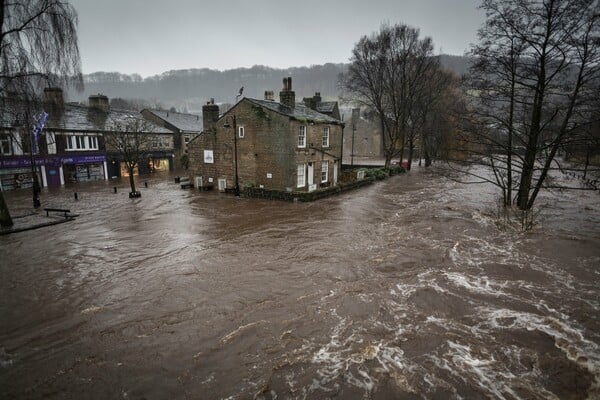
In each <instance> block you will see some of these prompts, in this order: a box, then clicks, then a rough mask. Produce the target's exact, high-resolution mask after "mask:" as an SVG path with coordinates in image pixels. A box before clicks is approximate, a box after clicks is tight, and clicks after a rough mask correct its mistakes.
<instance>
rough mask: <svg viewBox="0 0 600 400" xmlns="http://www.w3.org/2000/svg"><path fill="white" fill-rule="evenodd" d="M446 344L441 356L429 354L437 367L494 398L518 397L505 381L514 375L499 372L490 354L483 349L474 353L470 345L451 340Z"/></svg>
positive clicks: (496, 363) (508, 380)
mask: <svg viewBox="0 0 600 400" xmlns="http://www.w3.org/2000/svg"><path fill="white" fill-rule="evenodd" d="M447 345H448V350H447V352H446V353H445V354H444V356H443V357H442V358H439V357H436V356H433V355H430V356H429V358H430V359H431V360H432V361H433V362H434V364H435V365H436V366H437V367H438V368H440V369H443V370H446V371H448V372H450V374H452V375H453V376H455V377H457V378H459V379H460V380H462V381H464V382H465V383H474V384H475V385H477V386H478V387H479V388H480V389H481V390H482V391H483V392H484V393H489V394H490V395H493V397H494V398H497V399H514V398H519V396H518V395H517V393H515V392H514V390H513V389H512V388H511V387H510V386H509V384H508V383H507V382H510V380H513V379H515V378H516V377H515V376H514V375H513V374H511V373H510V372H504V373H499V372H498V362H497V361H496V360H495V359H494V357H493V356H492V355H491V354H487V353H486V352H485V351H481V352H478V353H477V354H476V353H475V352H474V351H473V350H472V349H471V346H468V345H463V344H460V343H458V342H455V341H451V340H449V341H447ZM466 373H469V376H468V377H465V374H466ZM498 375H502V378H503V379H498Z"/></svg>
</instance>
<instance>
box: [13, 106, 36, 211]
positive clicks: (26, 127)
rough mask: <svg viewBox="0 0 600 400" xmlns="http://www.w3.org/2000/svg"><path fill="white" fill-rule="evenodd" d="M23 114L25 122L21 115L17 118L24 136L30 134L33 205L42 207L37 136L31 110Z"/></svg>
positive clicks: (17, 123)
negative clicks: (36, 157) (20, 118)
mask: <svg viewBox="0 0 600 400" xmlns="http://www.w3.org/2000/svg"><path fill="white" fill-rule="evenodd" d="M22 115H23V123H22V124H21V121H20V120H19V115H17V119H16V125H17V126H20V127H21V128H22V134H23V136H25V138H26V137H27V135H29V137H30V140H29V146H30V149H29V163H30V166H31V187H32V189H33V190H32V191H33V207H34V208H40V206H41V205H42V204H41V202H40V192H41V190H40V183H39V181H38V176H37V165H36V162H35V161H36V160H35V149H36V147H37V142H36V138H35V135H34V133H33V131H32V129H31V126H30V125H31V124H30V119H29V112H25V113H23V114H22Z"/></svg>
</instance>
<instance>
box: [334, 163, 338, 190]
mask: <svg viewBox="0 0 600 400" xmlns="http://www.w3.org/2000/svg"><path fill="white" fill-rule="evenodd" d="M337 168H338V165H337V161H336V162H334V163H333V186H337V180H338V170H337Z"/></svg>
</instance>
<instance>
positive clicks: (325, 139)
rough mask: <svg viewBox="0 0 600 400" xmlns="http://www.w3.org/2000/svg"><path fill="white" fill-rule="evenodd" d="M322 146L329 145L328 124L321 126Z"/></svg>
mask: <svg viewBox="0 0 600 400" xmlns="http://www.w3.org/2000/svg"><path fill="white" fill-rule="evenodd" d="M322 145H323V147H329V127H328V126H324V127H323V142H322Z"/></svg>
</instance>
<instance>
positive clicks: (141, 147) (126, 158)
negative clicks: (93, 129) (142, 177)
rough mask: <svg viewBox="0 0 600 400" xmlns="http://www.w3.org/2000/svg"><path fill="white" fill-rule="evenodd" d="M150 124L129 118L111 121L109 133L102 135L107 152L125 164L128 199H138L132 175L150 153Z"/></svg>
mask: <svg viewBox="0 0 600 400" xmlns="http://www.w3.org/2000/svg"><path fill="white" fill-rule="evenodd" d="M151 126H152V125H151V124H150V123H149V122H148V121H146V120H143V119H141V118H136V117H134V116H131V117H129V118H125V119H123V120H119V121H113V123H112V127H111V132H110V133H106V134H104V141H105V144H106V149H107V151H109V152H110V151H114V152H116V153H118V154H119V156H120V158H121V160H122V161H123V162H124V163H125V167H126V168H127V173H128V174H129V186H130V187H131V192H130V193H129V197H140V192H138V191H137V190H136V187H135V179H134V174H135V171H136V167H138V165H139V164H140V162H141V161H142V160H143V159H144V158H145V155H146V154H147V153H148V152H149V151H150V149H151V147H150V146H151V144H152V140H153V134H152V131H151Z"/></svg>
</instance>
